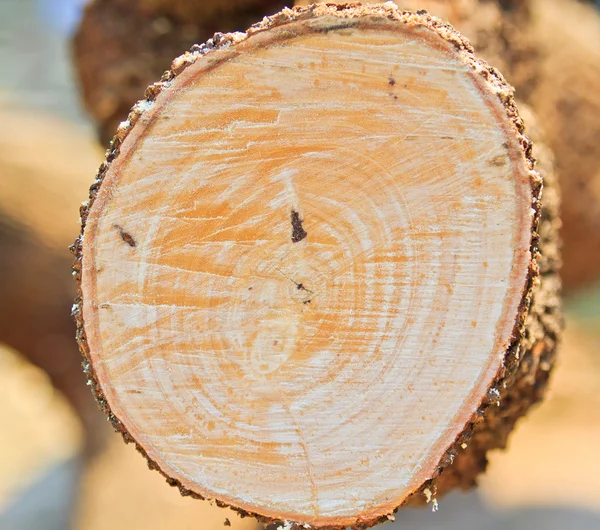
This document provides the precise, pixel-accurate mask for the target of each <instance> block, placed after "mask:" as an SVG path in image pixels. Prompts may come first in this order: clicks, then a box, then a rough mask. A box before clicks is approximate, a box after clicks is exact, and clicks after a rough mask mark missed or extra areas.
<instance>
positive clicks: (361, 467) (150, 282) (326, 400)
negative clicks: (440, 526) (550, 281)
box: [75, 4, 540, 527]
mask: <svg viewBox="0 0 600 530" xmlns="http://www.w3.org/2000/svg"><path fill="white" fill-rule="evenodd" d="M173 72H174V73H173V74H171V75H169V76H166V77H165V78H164V80H163V83H162V84H159V85H157V86H156V87H155V88H154V89H151V90H150V91H149V92H148V94H150V99H148V100H146V101H145V102H141V103H140V104H138V105H137V106H136V108H135V109H134V112H133V113H132V115H131V116H130V120H129V121H128V122H126V123H124V124H123V125H122V128H121V129H120V131H119V134H118V135H117V141H116V143H115V145H114V148H115V150H114V152H112V153H111V154H110V155H109V160H108V164H107V165H105V166H103V168H102V169H101V173H100V180H99V181H98V182H97V183H96V184H95V185H94V186H93V187H92V199H93V202H92V204H91V206H90V207H87V206H86V207H85V208H84V210H83V221H84V223H85V230H84V233H83V239H82V240H80V241H78V242H77V243H76V246H75V250H76V252H77V253H78V255H79V257H80V258H81V257H83V260H82V262H81V268H79V266H78V268H77V269H76V271H77V272H78V273H79V271H80V272H81V293H82V295H83V302H82V303H80V304H78V306H77V308H76V316H77V317H78V319H79V321H80V324H81V325H82V328H80V331H81V332H82V335H81V337H80V338H81V341H82V347H83V351H84V353H85V354H86V356H87V357H88V358H89V360H90V361H91V367H90V369H91V370H92V376H93V378H94V379H93V382H94V385H96V392H97V394H98V397H99V398H100V399H101V401H102V404H103V405H104V406H105V407H106V408H107V410H108V411H109V414H111V417H113V419H114V420H115V421H116V423H117V425H118V427H119V428H120V429H121V430H122V431H124V432H125V433H127V437H129V438H130V439H133V440H135V441H136V442H137V444H138V446H139V447H140V448H141V449H142V450H143V452H145V453H146V455H147V456H148V458H149V459H150V460H151V461H152V462H154V463H155V464H156V465H157V466H158V467H159V468H160V469H161V471H162V472H163V473H164V474H165V475H167V476H168V477H170V479H171V480H172V481H173V482H174V483H178V484H180V485H181V486H182V488H184V489H185V490H189V491H191V492H193V493H195V494H199V495H200V496H203V497H209V498H216V499H218V500H219V501H220V502H223V503H226V504H228V505H231V506H233V507H235V508H238V509H240V510H243V511H246V512H250V513H253V514H258V515H260V516H262V517H264V518H266V519H275V520H282V519H286V520H292V521H295V522H298V523H302V524H310V525H311V526H316V527H324V526H328V527H341V526H348V525H359V526H360V525H372V524H374V523H376V522H377V521H378V520H380V519H381V518H382V517H385V516H386V515H387V514H390V513H391V512H392V511H393V510H394V509H395V508H396V507H397V506H399V505H401V504H402V503H404V502H405V501H406V499H407V498H408V497H409V496H410V495H411V494H414V493H415V492H417V491H419V490H420V489H421V491H422V490H423V488H424V487H425V486H426V485H427V484H429V481H430V479H433V478H435V476H436V475H437V474H438V473H439V469H440V465H441V464H440V463H441V462H442V461H444V457H445V455H446V454H447V451H448V448H449V447H452V446H453V444H454V443H455V442H456V440H460V437H461V433H463V432H464V430H465V427H467V429H469V428H470V427H469V426H470V424H471V422H472V418H473V415H474V414H478V411H479V410H480V409H481V406H482V404H484V405H485V404H489V403H490V402H491V401H490V396H491V397H492V398H494V396H497V397H496V398H494V399H493V400H492V401H494V400H495V401H497V399H498V397H499V396H500V394H499V392H498V390H496V389H495V387H494V385H496V384H497V383H498V381H499V379H498V378H499V377H500V378H501V377H502V376H503V374H504V364H505V361H506V356H507V351H508V352H509V354H510V355H514V354H515V351H514V346H515V344H517V345H518V341H519V337H520V334H522V333H523V329H522V326H523V319H524V315H525V314H526V311H527V307H528V303H529V290H530V289H531V287H532V285H533V284H532V283H531V280H532V274H534V272H535V264H534V261H533V260H534V256H533V254H532V248H534V249H535V240H536V234H535V232H534V230H533V228H532V227H534V226H535V221H536V220H537V211H538V208H539V202H538V199H539V197H538V193H539V189H540V179H539V176H538V175H537V174H536V173H534V172H532V171H531V160H530V154H529V143H528V141H527V140H526V139H525V138H524V137H523V136H522V135H521V131H522V129H521V125H520V121H519V119H518V117H517V115H516V110H515V109H514V106H513V104H512V96H511V93H510V90H509V89H508V87H507V86H506V85H505V84H504V83H503V80H502V78H501V76H500V75H499V74H498V73H497V72H496V71H494V70H493V69H490V68H489V67H487V66H486V65H485V64H483V63H481V62H478V61H477V60H476V59H475V58H474V57H473V55H472V53H471V49H470V47H469V45H468V44H467V43H466V42H465V41H463V40H462V39H461V38H460V36H459V35H458V34H456V33H455V32H454V31H453V30H452V29H451V28H450V27H448V26H444V25H443V24H441V23H439V22H438V21H436V20H433V19H431V17H429V16H428V15H419V14H408V13H402V12H400V11H399V10H397V8H395V6H393V5H392V4H386V5H385V6H377V7H356V6H354V7H350V8H337V7H334V6H320V7H313V8H308V9H296V10H293V11H292V10H286V11H284V12H283V13H282V14H280V15H279V16H275V17H273V18H272V19H270V20H267V21H265V22H264V23H263V25H262V26H257V27H255V28H253V30H252V31H249V32H248V34H245V35H243V34H237V35H231V36H228V37H225V38H224V40H223V41H222V42H214V41H209V43H208V45H206V46H205V47H197V48H196V49H195V51H193V53H190V54H187V55H186V56H183V57H181V58H180V59H178V60H176V61H175V62H174V63H173ZM121 142H122V143H121ZM532 244H533V245H534V247H532ZM532 263H533V264H532ZM516 355H517V359H518V358H519V357H518V356H519V352H518V348H517V352H516ZM513 364H514V363H513ZM517 365H518V363H517ZM462 445H464V446H465V447H466V444H464V443H461V446H462ZM441 467H444V466H441ZM426 491H429V490H426ZM429 494H430V495H431V491H429Z"/></svg>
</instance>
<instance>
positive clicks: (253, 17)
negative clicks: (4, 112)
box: [73, 0, 286, 145]
mask: <svg viewBox="0 0 600 530" xmlns="http://www.w3.org/2000/svg"><path fill="white" fill-rule="evenodd" d="M285 3H286V2H285V1H283V0H219V1H210V2H208V1H206V0H95V1H93V2H91V3H90V4H89V5H88V6H87V7H86V9H85V11H84V14H83V19H82V21H81V24H80V26H79V29H78V31H77V34H76V35H75V38H74V47H73V52H74V60H75V65H76V74H77V76H78V80H79V84H80V87H81V90H82V96H83V100H84V102H85V105H86V107H87V110H88V111H89V113H90V114H91V116H92V117H93V118H94V120H95V121H96V123H97V125H98V133H99V136H100V140H101V142H102V143H103V144H104V145H108V143H109V141H110V140H111V139H112V137H113V136H114V134H115V131H116V130H117V127H118V125H119V123H120V122H121V121H122V120H124V119H125V118H126V117H127V114H128V113H129V110H130V109H131V107H132V105H133V104H134V103H135V102H136V101H137V100H138V99H140V97H142V95H143V93H144V90H145V89H146V87H147V86H148V85H150V84H151V83H153V82H154V81H155V80H156V79H158V78H159V77H160V76H161V75H162V74H163V72H164V71H165V70H167V69H168V68H169V65H170V64H171V61H172V60H173V57H176V56H178V55H180V54H181V53H183V52H184V51H186V50H188V49H189V48H190V46H192V45H193V44H196V43H199V42H204V41H206V40H207V39H208V38H209V37H212V35H213V34H214V33H215V32H217V31H237V30H244V29H246V28H247V27H248V26H250V25H251V24H252V23H254V22H256V21H257V20H260V19H261V18H262V17H263V16H264V15H265V14H272V13H274V12H276V11H278V10H279V9H281V8H283V7H284V6H285ZM99 50H101V53H100V52H99Z"/></svg>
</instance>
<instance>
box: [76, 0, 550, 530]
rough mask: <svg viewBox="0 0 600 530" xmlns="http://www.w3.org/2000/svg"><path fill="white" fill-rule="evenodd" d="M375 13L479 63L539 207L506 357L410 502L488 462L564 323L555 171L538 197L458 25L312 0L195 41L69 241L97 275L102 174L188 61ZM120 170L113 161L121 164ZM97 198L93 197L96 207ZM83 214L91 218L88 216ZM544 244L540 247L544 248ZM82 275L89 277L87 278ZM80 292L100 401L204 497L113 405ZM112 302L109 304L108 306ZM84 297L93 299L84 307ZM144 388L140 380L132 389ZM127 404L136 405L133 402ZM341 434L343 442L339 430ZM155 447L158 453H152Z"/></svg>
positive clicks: (154, 90)
mask: <svg viewBox="0 0 600 530" xmlns="http://www.w3.org/2000/svg"><path fill="white" fill-rule="evenodd" d="M372 15H376V16H378V17H383V18H379V19H378V20H379V21H381V20H387V21H388V23H390V22H391V21H394V23H395V24H404V25H405V26H406V27H407V28H414V27H415V26H422V27H425V28H428V31H430V32H432V34H433V35H435V36H436V38H438V39H439V38H441V39H442V40H445V41H446V43H450V44H451V46H453V47H454V49H455V53H457V55H458V56H460V57H461V59H462V60H463V61H464V63H465V64H466V65H468V66H469V68H471V69H472V71H473V72H476V74H473V75H474V77H477V79H479V80H480V82H481V83H483V85H484V86H485V87H486V89H485V90H488V91H489V92H490V94H495V97H497V98H498V101H500V102H501V103H502V105H503V109H504V111H503V112H504V117H503V118H502V119H503V120H505V122H506V123H507V124H510V127H509V128H510V131H511V134H512V135H514V138H515V139H518V144H515V145H519V146H520V147H519V149H520V150H521V157H522V159H521V160H522V161H521V162H520V163H521V164H523V168H522V169H523V170H524V171H526V172H527V173H528V175H529V178H530V186H531V190H530V193H531V195H532V202H531V208H532V211H533V212H534V219H533V220H532V224H531V230H530V232H529V236H528V245H530V246H529V252H530V263H529V267H528V269H527V271H526V276H527V281H526V285H525V287H524V289H523V288H521V291H519V293H520V294H519V296H520V304H519V307H518V310H517V311H516V313H515V315H514V320H513V324H514V328H513V329H512V335H511V337H510V340H509V346H508V348H507V349H506V350H504V349H503V350H502V352H503V357H504V359H503V361H499V362H498V366H497V372H495V376H494V377H493V378H492V380H491V382H490V383H489V385H488V387H487V388H486V391H485V392H484V393H483V395H481V396H479V398H478V401H477V403H476V404H475V405H474V407H473V410H472V411H471V412H470V414H471V419H470V421H468V422H467V424H466V425H464V424H461V425H458V426H456V427H457V428H458V431H457V432H458V434H457V435H456V436H455V439H454V440H453V441H452V440H447V442H448V443H447V445H446V446H445V448H444V451H443V453H442V456H441V458H439V457H438V461H437V465H435V466H434V467H433V468H432V469H431V471H430V474H429V476H428V477H426V479H422V480H420V481H419V483H417V484H415V485H414V488H412V490H411V491H412V495H411V496H409V497H407V498H403V499H402V501H401V502H400V503H399V504H405V503H408V502H412V501H414V500H416V499H419V498H420V499H423V498H425V499H426V500H432V498H434V497H435V495H437V494H442V493H444V492H445V491H446V490H448V489H449V488H452V487H456V486H457V485H460V486H470V485H472V483H473V482H474V479H475V477H476V476H477V474H478V473H479V472H480V471H481V470H482V468H483V467H484V460H485V453H486V451H487V450H489V449H492V448H496V447H499V446H502V445H503V444H504V442H505V440H506V436H507V435H508V433H509V432H510V430H511V429H512V427H513V425H514V423H515V421H516V420H517V419H518V418H519V417H520V416H521V415H522V414H524V413H525V412H526V411H527V410H528V408H529V407H530V406H531V405H532V404H533V403H535V402H536V401H537V400H538V399H539V398H540V396H541V394H542V393H543V390H544V388H545V385H546V381H547V378H548V374H549V372H550V369H551V366H552V362H553V356H554V350H555V346H556V342H557V340H558V336H559V334H560V327H561V316H560V300H559V296H558V292H559V288H560V285H559V280H558V278H557V274H556V269H557V266H558V248H557V235H556V229H557V226H558V219H557V211H556V210H557V194H556V189H555V187H554V182H553V178H552V172H551V170H548V173H547V181H546V186H547V188H546V191H545V194H546V195H545V197H546V198H545V199H544V202H543V203H541V202H540V200H539V199H540V197H539V196H540V193H541V189H542V180H541V178H540V176H539V175H538V174H537V173H536V172H534V171H533V163H534V162H533V158H532V154H531V144H530V142H529V140H528V139H527V138H525V137H524V136H523V135H522V134H523V123H522V120H521V118H520V117H519V115H518V113H517V110H516V108H515V106H514V101H513V96H512V92H511V90H510V88H509V87H508V85H506V84H505V82H504V80H503V78H502V76H501V75H500V74H499V73H498V72H497V71H496V70H494V69H492V68H489V67H488V66H487V65H486V64H485V63H482V62H480V61H479V60H477V59H476V58H475V56H474V55H473V53H472V48H471V47H470V45H469V44H468V43H467V42H466V41H465V40H464V39H463V38H462V37H461V36H460V35H458V34H457V33H456V32H455V31H454V30H453V29H452V28H450V27H449V26H445V25H443V24H442V23H440V22H439V21H436V20H434V19H432V18H431V17H430V16H429V15H427V14H423V13H418V14H410V15H409V14H402V13H401V12H400V11H398V10H396V9H394V8H393V7H391V6H389V5H386V6H384V7H372V8H371V7H356V6H354V7H342V8H336V7H333V6H320V7H317V8H310V9H308V10H306V9H305V10H301V9H296V10H285V11H284V12H282V13H280V14H279V15H276V16H274V17H272V18H270V19H268V20H266V21H264V22H263V23H262V24H261V25H259V26H255V27H253V29H252V30H251V31H249V32H248V34H247V35H245V36H242V35H239V34H238V35H226V36H219V37H218V38H216V39H214V40H211V41H209V42H208V44H206V45H204V46H198V47H196V48H194V49H193V50H192V52H191V53H188V54H186V55H184V56H182V57H180V58H178V59H176V60H175V61H174V62H173V65H172V70H171V71H170V72H169V73H167V74H166V75H165V76H164V77H163V79H162V81H161V82H160V83H158V84H156V85H154V86H153V87H151V88H149V89H148V90H147V92H146V98H147V100H146V101H144V102H141V103H140V104H138V105H136V107H134V110H133V111H132V113H131V114H130V115H129V119H128V120H127V122H125V123H124V124H123V125H122V126H121V127H120V128H119V131H118V133H117V136H116V137H115V139H114V141H113V144H112V148H111V150H110V151H109V153H108V158H107V161H106V163H105V164H103V166H102V167H101V169H100V172H99V175H98V178H97V180H96V182H95V183H94V184H93V186H92V188H91V192H90V202H89V203H88V204H86V205H84V207H83V209H82V222H83V226H84V228H83V232H82V236H81V237H80V238H79V239H78V240H77V241H76V243H75V245H74V246H73V251H74V253H75V254H76V257H77V260H76V265H75V274H76V279H77V280H78V281H79V282H80V289H81V286H82V284H81V281H82V263H83V264H84V269H83V272H84V275H85V274H87V275H88V276H87V278H91V276H90V274H92V275H93V270H94V269H93V268H92V269H90V268H88V269H85V263H86V259H92V258H91V254H89V253H88V252H91V250H90V249H91V248H92V247H89V246H88V247H86V245H92V244H94V245H95V243H93V241H95V240H94V239H90V238H93V237H94V236H93V235H87V238H88V239H87V243H85V238H86V234H90V233H92V234H93V233H95V232H93V230H96V228H91V226H94V227H97V226H98V223H99V218H98V217H97V215H98V214H97V213H94V205H95V204H96V201H98V197H99V196H101V195H102V196H103V198H102V199H101V201H102V203H104V202H105V201H107V200H109V199H108V197H112V196H113V188H112V187H110V186H113V185H114V184H107V183H106V182H105V181H106V179H107V175H109V176H110V177H109V180H110V181H111V182H114V178H115V177H114V172H113V173H112V174H111V167H113V166H114V167H120V164H121V161H120V159H119V157H123V156H126V157H127V160H129V159H133V158H132V154H131V153H132V152H133V153H135V150H136V149H137V148H138V147H137V145H138V144H137V142H138V141H140V139H141V138H142V136H143V135H144V134H145V133H144V131H145V128H146V127H148V124H149V123H153V122H152V121H151V120H154V119H155V117H156V116H158V114H156V113H157V112H158V113H160V112H161V110H160V109H162V107H161V105H163V104H166V103H165V101H167V99H168V98H167V99H165V98H166V96H164V95H165V94H169V93H170V92H171V91H172V90H174V88H173V87H177V84H178V83H179V82H180V79H188V78H189V75H190V74H189V71H191V70H193V68H192V65H194V64H195V63H196V62H197V61H199V62H198V64H208V63H204V62H203V61H208V62H210V61H211V60H213V61H214V62H213V64H214V65H215V67H217V66H216V65H218V64H220V62H221V61H223V60H226V59H227V58H234V57H237V54H238V52H237V51H236V50H237V49H238V48H240V49H243V47H244V46H246V43H247V42H249V41H251V40H252V38H253V37H255V38H257V39H258V38H260V35H261V34H264V35H265V38H266V35H268V34H269V32H274V31H278V30H279V29H281V28H283V29H285V30H286V31H285V32H283V31H282V32H281V34H279V35H280V37H279V38H284V37H283V35H284V34H285V38H291V36H293V35H294V34H296V33H295V32H297V31H298V27H299V26H295V27H294V29H292V26H291V24H292V23H295V24H302V21H307V20H309V19H313V18H315V17H321V16H329V17H337V20H338V22H337V23H334V22H332V21H331V19H329V21H328V22H327V21H323V22H322V24H323V30H322V32H323V33H325V34H327V32H328V31H333V32H335V31H338V30H341V32H343V31H344V27H346V28H347V27H348V26H350V25H352V24H353V23H354V22H353V21H356V20H361V21H364V20H365V19H363V18H361V17H368V16H372ZM323 20H324V19H323ZM379 23H382V22H379ZM329 26H331V28H330V27H329ZM302 27H303V28H304V29H303V30H302V31H305V29H306V27H305V26H302ZM420 31H423V30H420ZM440 45H441V43H440ZM446 45H447V44H446ZM242 53H243V52H242ZM204 57H206V59H204ZM180 76H182V77H180ZM386 84H388V85H389V86H388V87H387V90H388V91H389V92H390V93H389V97H391V98H394V95H395V93H394V92H393V90H394V86H395V84H396V80H395V78H393V77H392V76H390V78H389V80H388V79H387V78H386ZM161 96H164V97H161ZM154 105H158V107H157V108H158V109H159V110H153V111H152V112H151V114H150V115H148V114H145V113H146V112H150V111H149V109H151V108H152V107H153V106H154ZM148 116H151V117H148ZM162 117H163V118H167V117H170V118H173V116H169V115H168V113H165V115H164V116H162ZM175 118H177V116H175ZM186 127H187V126H186ZM186 130H187V129H186ZM130 135H131V137H130ZM140 135H142V136H140ZM515 141H516V140H515ZM509 143H510V142H509ZM123 150H124V151H125V152H126V153H127V154H126V155H124V154H123ZM123 163H125V162H123ZM115 171H117V170H116V169H115ZM111 175H112V176H111ZM106 186H109V188H110V189H109V191H106V192H105V191H104V190H103V187H106ZM106 193H108V195H106ZM542 204H543V206H542ZM100 207H101V206H97V208H100ZM294 213H296V212H295V210H294V211H292V225H294V215H293V214H294ZM542 213H543V217H542V220H541V223H540V225H539V229H538V217H539V215H540V214H542ZM91 214H92V215H94V216H96V217H93V225H92V224H89V223H90V217H89V216H90V215H91ZM299 220H300V221H301V220H302V219H301V217H300V216H297V217H296V221H299ZM86 223H88V224H87V225H86ZM114 226H115V229H116V230H117V233H118V235H120V239H121V240H122V242H121V244H122V245H125V246H124V247H120V248H121V251H123V249H124V250H127V251H131V252H133V251H135V250H136V247H137V246H138V241H139V240H138V239H136V238H135V237H134V235H132V234H130V233H129V232H127V231H126V230H125V229H124V228H123V227H122V226H120V225H114ZM294 229H296V227H294ZM86 230H87V232H86ZM303 230H304V228H303ZM90 231H92V232H90ZM294 234H296V231H294ZM294 234H292V243H291V244H302V243H301V239H300V238H296V239H297V242H294ZM302 239H304V237H302ZM94 248H95V247H94ZM540 252H541V253H542V254H541V255H540ZM82 260H83V261H82ZM86 271H87V272H86ZM524 272H525V271H524ZM83 285H84V286H85V285H87V284H86V283H85V282H84V284H83ZM296 285H297V288H298V290H303V291H307V288H306V287H305V286H304V285H303V284H302V283H300V284H296ZM309 292H312V291H309ZM80 295H81V296H82V298H81V297H80V298H79V299H78V301H77V303H76V306H75V311H74V313H75V318H76V320H77V323H78V340H79V344H80V347H81V350H82V352H83V354H84V356H85V357H86V359H87V364H86V372H87V374H88V376H89V378H90V383H91V385H92V387H93V389H94V392H95V395H96V398H97V399H98V401H99V403H100V405H101V407H102V408H103V409H104V411H105V412H106V413H107V415H108V416H109V418H110V419H111V420H112V422H113V425H114V426H115V428H116V429H117V430H119V431H120V432H121V433H122V434H123V436H124V438H125V440H126V441H128V442H135V443H136V445H137V447H138V449H139V450H140V452H142V453H143V454H144V455H145V456H146V457H147V458H148V460H149V463H150V466H151V467H153V468H157V469H159V470H161V472H163V474H165V476H166V477H167V480H168V482H169V483H170V484H172V485H177V486H179V488H180V490H181V491H182V493H183V494H186V495H192V496H196V497H201V496H202V495H201V493H200V492H202V493H203V494H204V495H206V493H205V490H203V489H202V487H200V486H198V485H194V484H193V482H190V481H189V480H187V479H185V480H183V478H182V477H181V476H176V475H174V474H171V473H169V472H167V471H165V469H166V468H165V466H166V463H165V461H164V459H161V460H160V461H157V458H155V457H154V454H155V452H154V450H153V449H152V447H151V445H148V444H147V443H144V442H143V441H141V440H140V439H139V436H135V435H133V434H132V432H131V422H130V420H129V419H128V417H126V416H127V413H125V415H123V414H119V417H117V416H116V415H115V414H114V410H113V407H114V403H111V402H110V401H111V399H110V398H108V395H107V392H108V394H112V393H113V391H114V389H111V388H110V382H109V381H110V379H109V378H108V379H107V376H103V377H99V376H98V373H97V369H98V366H99V365H100V364H101V363H102V361H101V359H100V358H99V357H98V354H99V352H98V351H95V350H93V349H91V348H90V345H89V337H88V333H90V330H91V329H92V328H91V327H90V326H91V325H92V321H93V320H94V318H95V317H93V315H92V308H93V307H96V309H94V313H93V314H96V313H95V311H97V310H98V309H97V308H98V306H94V304H96V303H97V300H95V299H94V296H95V295H94V294H93V293H91V292H90V291H87V290H86V288H85V287H84V288H83V290H80ZM90 297H91V299H90ZM306 303H308V302H306ZM86 304H87V305H86ZM108 305H110V304H108ZM108 305H107V307H106V308H108ZM86 307H87V309H85V308H86ZM94 325H95V324H94ZM94 333H96V332H94ZM101 381H102V382H101ZM138 391H139V390H136V392H138ZM130 412H133V411H131V409H130ZM400 437H401V436H400ZM340 443H343V440H341V441H340ZM150 454H152V455H153V456H150ZM219 498H222V496H220V495H217V502H222V501H219ZM226 498H227V497H226ZM230 504H231V505H232V506H233V507H234V508H237V509H239V510H240V511H241V512H242V513H251V514H253V515H256V516H258V517H259V518H260V519H261V520H263V521H267V522H272V521H273V520H278V519H283V518H284V517H278V516H277V513H273V511H272V510H271V511H270V510H269V509H266V508H264V507H261V506H257V507H256V508H254V509H249V508H248V507H247V506H244V507H243V508H242V507H241V506H240V504H236V503H235V502H230ZM393 508H394V507H393V506H392V507H391V508H390V509H389V511H385V513H381V512H377V511H376V510H375V512H371V513H370V514H368V515H363V514H358V513H357V514H356V517H355V518H354V519H353V520H352V521H349V520H347V518H346V519H343V520H339V521H337V522H336V520H335V519H328V520H325V522H324V520H323V519H319V518H318V517H317V518H312V517H308V516H306V515H303V516H299V517H297V519H298V520H297V521H296V522H300V523H305V524H311V525H313V526H319V527H328V528H341V527H344V526H347V525H349V524H350V525H352V526H356V527H367V526H372V525H374V524H376V523H378V522H382V521H385V520H386V518H387V515H389V514H390V513H391V511H392V509H393ZM282 515H283V514H282Z"/></svg>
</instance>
